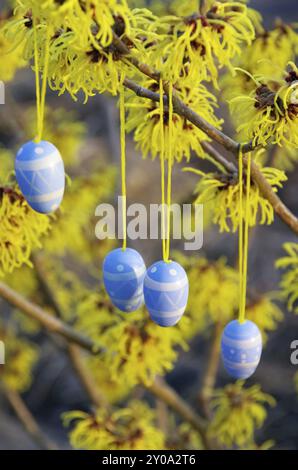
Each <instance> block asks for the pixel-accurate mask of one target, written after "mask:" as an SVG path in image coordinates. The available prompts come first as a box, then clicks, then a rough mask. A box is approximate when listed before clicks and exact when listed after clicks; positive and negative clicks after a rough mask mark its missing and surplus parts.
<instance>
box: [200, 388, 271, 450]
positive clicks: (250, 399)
mask: <svg viewBox="0 0 298 470" xmlns="http://www.w3.org/2000/svg"><path fill="white" fill-rule="evenodd" d="M265 405H270V406H274V405H275V400H274V398H273V397H272V396H271V395H268V394H266V393H264V392H262V390H261V387H260V385H254V386H253V387H250V388H245V387H244V382H243V381H237V382H236V383H235V384H229V385H227V386H226V387H225V388H223V389H219V390H216V391H215V392H214V396H213V399H212V402H211V406H212V408H213V409H214V417H213V420H212V422H211V424H210V428H209V432H210V434H211V435H212V436H214V437H216V438H217V439H218V441H219V442H221V443H222V444H224V445H226V446H228V447H230V446H232V445H237V446H239V447H243V446H245V445H247V444H250V443H252V442H253V441H254V432H255V429H256V428H260V427H261V426H262V425H263V423H264V421H265V419H266V417H267V411H266V408H265Z"/></svg>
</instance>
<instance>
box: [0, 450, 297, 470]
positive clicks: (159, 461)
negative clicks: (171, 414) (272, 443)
mask: <svg viewBox="0 0 298 470" xmlns="http://www.w3.org/2000/svg"><path fill="white" fill-rule="evenodd" d="M297 461H298V451H295V450H293V451H292V450H289V451H279V450H274V451H239V450H238V451H142V450H141V451H72V450H69V451H68V450H66V451H63V450H62V451H38V450H33V451H26V450H24V451H22V450H20V451H9V450H3V451H0V462H1V468H3V469H5V468H6V467H5V464H9V465H13V464H14V463H15V464H21V465H22V466H25V465H26V464H29V465H30V468H34V466H35V464H36V466H38V468H39V469H40V467H41V465H43V464H46V465H47V466H49V465H51V464H59V466H61V465H63V464H65V465H68V466H69V465H71V464H74V465H75V466H76V467H78V466H79V467H82V468H85V467H86V466H87V468H97V467H98V466H102V467H103V468H104V467H108V466H110V467H115V466H120V467H123V468H132V469H134V468H141V467H144V466H145V465H146V466H147V465H148V466H149V468H150V466H151V467H152V466H156V465H161V466H164V467H166V466H169V465H171V466H173V465H175V466H179V465H180V466H187V468H188V469H191V468H200V467H201V468H202V469H204V468H208V467H209V465H210V466H212V468H215V467H214V466H215V465H216V466H217V468H219V465H225V464H226V465H229V468H234V466H235V468H236V465H237V469H238V470H239V464H240V465H242V466H245V467H246V466H250V468H251V470H254V469H253V468H252V467H251V466H252V465H254V464H256V465H262V464H273V465H278V464H281V465H283V466H287V465H291V466H293V467H296V465H297ZM60 468H61V467H60Z"/></svg>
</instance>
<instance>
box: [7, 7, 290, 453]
mask: <svg viewBox="0 0 298 470" xmlns="http://www.w3.org/2000/svg"><path fill="white" fill-rule="evenodd" d="M134 3H136V2H134ZM3 4H4V2H3V1H0V6H1V8H2V7H3ZM251 6H253V7H255V8H257V9H258V10H259V11H260V12H261V13H262V15H263V17H264V18H265V24H266V26H267V27H269V28H270V27H271V26H272V24H273V22H274V20H275V18H276V17H280V18H282V19H283V20H284V21H285V22H286V21H292V22H293V21H298V15H297V1H296V0H283V1H282V2H281V1H279V0H257V1H252V2H251ZM3 60H5V59H4V58H1V61H3ZM0 79H1V77H0ZM34 100H35V89H34V80H33V73H32V71H31V70H29V68H24V69H21V70H19V71H18V72H17V74H16V76H15V78H14V80H13V81H11V82H9V83H7V84H6V104H5V105H1V106H0V145H1V147H2V149H9V150H12V151H15V149H16V148H17V147H18V145H19V143H20V142H22V139H23V136H24V128H27V129H28V128H30V126H32V125H33V123H32V121H33V119H34V115H33V112H32V111H30V109H31V108H32V107H34V103H35V101H34ZM47 105H48V107H49V108H50V109H51V110H52V111H49V120H50V122H51V123H53V127H54V128H55V126H56V127H57V126H58V132H61V134H62V136H63V135H64V133H66V131H67V126H68V125H69V124H68V123H69V122H70V121H71V122H77V123H83V124H82V129H78V128H76V129H75V130H74V133H75V134H76V135H79V137H78V144H76V145H75V146H74V147H73V148H74V151H75V153H76V159H77V161H76V163H75V164H73V162H72V163H71V164H70V166H69V174H70V175H71V177H73V178H74V177H75V176H76V174H82V173H83V174H86V177H87V176H88V172H89V171H93V169H94V167H96V168H97V169H99V170H98V171H101V170H100V169H101V168H102V171H103V174H104V175H106V176H105V177H106V178H109V179H110V184H111V191H110V194H108V192H107V194H105V195H104V196H103V198H102V197H101V198H100V200H99V201H98V202H102V201H109V200H113V197H114V198H115V197H116V196H117V194H118V191H119V177H118V176H119V175H117V173H116V171H114V170H112V171H111V173H108V174H106V173H104V172H105V171H106V168H107V166H112V167H113V168H114V169H115V170H117V168H118V167H119V137H118V136H119V122H118V109H117V102H116V100H115V99H113V98H111V97H109V96H105V95H101V96H94V97H93V98H90V99H89V101H88V103H87V104H83V100H82V97H80V99H79V100H78V101H77V102H74V101H73V100H72V99H71V98H70V97H69V96H68V95H67V94H65V95H62V96H60V97H58V96H57V94H55V93H54V92H51V91H49V92H48V95H47ZM59 110H60V111H59ZM63 110H64V111H63ZM65 111H66V112H67V113H70V114H69V115H66V117H65V122H63V120H62V119H61V115H58V114H57V115H56V118H55V112H56V113H59V112H61V113H63V112H65ZM53 113H54V114H53ZM220 113H221V114H222V115H223V116H224V117H226V116H227V109H226V106H225V104H223V105H222V106H221V108H220ZM55 119H56V121H55ZM79 126H80V124H79ZM225 130H226V132H227V133H230V132H232V129H231V126H230V125H229V122H228V120H227V124H226V125H225ZM56 131H57V129H56ZM62 138H63V137H62ZM127 147H128V152H127V175H128V180H127V186H128V203H131V202H139V203H143V204H145V205H148V204H149V203H154V202H155V203H158V202H159V194H160V192H159V164H158V162H157V161H151V160H150V159H146V160H144V159H142V157H141V155H140V154H139V153H138V152H137V151H136V150H135V147H134V143H133V140H132V137H131V136H129V137H128V141H127ZM71 157H72V156H70V161H71ZM200 165H202V166H201V168H203V169H208V168H209V167H208V163H202V162H200ZM181 166H183V165H179V164H177V165H176V166H175V169H174V175H173V199H174V200H175V201H176V202H180V203H182V202H186V201H191V200H193V197H194V196H193V191H194V188H195V185H196V182H197V178H196V177H195V176H194V175H191V174H185V173H182V172H181ZM2 168H3V167H2V164H1V161H0V172H2V171H3V169H2ZM4 168H6V167H5V166H4ZM288 178H289V179H288V182H287V183H286V184H285V186H284V189H282V190H281V191H280V196H281V198H282V199H283V200H284V202H285V203H286V204H287V205H288V207H289V208H290V209H291V210H292V211H293V212H294V213H295V214H298V199H297V178H298V169H297V168H296V169H294V170H293V171H291V172H290V173H289V174H288ZM99 189H100V188H99ZM96 205H97V201H96V200H94V203H92V204H91V208H90V213H92V212H93V209H92V206H93V208H95V207H96ZM94 227H95V225H94ZM0 230H1V227H0ZM91 230H92V225H91ZM91 236H92V237H93V233H91ZM286 241H296V237H295V236H294V234H293V233H291V231H290V230H289V229H288V227H287V226H285V225H284V224H283V223H282V222H281V221H280V220H279V219H278V218H276V219H275V222H274V224H272V225H271V226H270V227H263V226H258V227H257V228H256V229H255V231H254V234H253V239H252V240H251V245H250V254H249V272H250V282H251V286H252V288H254V289H256V290H259V291H261V292H262V291H267V292H268V291H274V290H276V289H277V287H278V283H279V279H280V277H279V276H280V272H279V271H278V270H276V269H275V267H274V263H275V260H276V259H277V258H279V257H280V256H282V255H283V250H282V244H283V243H284V242H286ZM130 246H133V247H134V248H136V249H137V250H139V251H140V252H141V253H142V254H143V256H144V259H145V262H146V264H147V265H149V264H150V263H152V262H153V261H154V260H156V259H157V258H159V257H160V243H159V242H158V241H150V240H148V241H147V240H146V241H140V240H136V241H134V242H133V243H130ZM173 248H175V249H182V246H181V245H180V244H179V243H178V242H173ZM100 250H101V251H102V248H100V249H98V251H100ZM201 253H202V254H204V256H207V257H208V258H209V259H217V258H219V257H220V256H222V255H224V256H226V257H227V259H228V261H229V263H230V264H231V265H233V264H234V263H235V259H236V257H237V240H236V237H235V236H234V235H231V234H226V233H223V234H219V233H218V228H217V227H214V228H210V229H208V233H207V234H206V236H205V238H204V246H203V248H202V250H201ZM94 256H95V261H96V259H97V258H96V257H97V256H98V254H97V247H96V241H95V246H94ZM98 263H100V256H98ZM95 264H96V263H95ZM97 269H98V270H101V265H100V264H98V266H97ZM19 282H22V280H20V281H19ZM281 308H282V309H283V311H284V314H285V317H284V320H283V322H282V323H281V324H280V326H279V328H278V329H277V330H276V331H274V332H272V333H271V334H270V336H269V340H268V344H267V346H266V349H265V351H264V354H263V357H262V361H261V365H260V366H259V368H258V369H257V371H256V374H255V376H254V379H253V380H254V381H257V382H258V383H260V384H261V386H262V389H264V390H265V391H266V392H267V393H269V394H271V395H273V396H274V397H275V398H276V400H277V406H276V407H274V408H273V409H272V410H270V413H269V417H268V419H267V420H266V421H265V425H264V426H263V428H262V430H261V431H260V435H257V439H258V438H259V439H260V441H262V442H263V441H265V440H270V439H274V440H275V442H276V444H275V448H278V449H297V448H298V401H297V400H298V398H297V393H296V392H295V389H294V387H293V376H294V374H295V372H297V366H296V367H295V366H293V365H291V364H290V343H291V342H292V341H293V340H294V339H298V328H297V317H296V318H295V316H294V315H293V314H290V313H288V312H287V310H286V308H285V306H284V305H282V304H281ZM8 309H9V307H8V305H7V304H6V303H5V302H1V303H0V312H1V316H3V318H5V317H6V316H7V312H8ZM37 341H38V343H39V345H40V347H41V356H40V359H39V361H38V363H37V365H36V367H35V368H34V379H33V382H34V386H33V387H31V388H30V389H29V390H28V391H26V392H25V393H24V394H23V397H24V401H25V403H26V405H27V406H28V408H29V409H30V410H31V412H32V414H33V415H34V416H35V418H36V419H37V421H38V422H39V424H40V426H41V428H42V430H43V431H44V433H45V435H47V436H48V437H50V438H52V439H53V440H54V441H55V443H56V444H57V445H58V446H59V448H61V449H66V448H69V442H68V439H67V431H66V430H65V429H64V428H63V427H62V426H61V417H60V416H61V412H62V411H65V410H67V409H70V410H71V409H85V408H86V407H87V403H88V398H87V397H86V395H85V392H84V390H83V389H82V387H81V385H80V383H79V382H78V379H77V377H76V374H75V373H74V371H73V369H72V368H71V366H70V364H69V360H68V357H67V355H66V354H65V353H64V352H63V350H61V349H57V348H56V347H55V345H54V344H53V342H52V341H51V340H49V339H48V337H47V335H46V334H44V333H43V332H42V331H41V332H40V333H39V335H38V338H37ZM208 341H209V339H208V337H206V338H204V336H199V337H195V338H194V339H193V340H192V343H191V347H190V349H189V351H187V352H182V353H181V354H180V355H179V359H178V361H177V364H176V366H175V368H174V370H173V371H172V372H170V373H169V374H168V375H167V377H166V378H167V381H168V382H169V384H170V385H172V386H173V387H174V388H175V390H176V391H178V392H179V394H181V396H183V397H184V398H185V399H186V400H187V401H188V402H190V403H192V404H193V405H194V406H195V407H196V406H197V405H196V403H197V402H196V400H197V391H198V389H199V387H200V381H201V378H202V374H203V371H204V365H205V363H206V358H207V355H208ZM0 367H3V366H0ZM227 382H228V379H227V376H226V374H225V373H224V371H223V369H222V367H221V368H220V372H219V375H218V381H217V386H222V385H223V384H225V383H227ZM36 448H38V446H37V444H36V443H35V442H34V441H33V440H32V438H31V437H30V436H28V434H27V433H26V432H25V431H24V429H23V427H22V425H20V423H19V421H18V419H17V418H16V417H15V414H14V413H13V411H12V409H11V406H10V404H9V403H8V401H7V399H6V398H5V396H4V395H3V394H1V395H0V449H36Z"/></svg>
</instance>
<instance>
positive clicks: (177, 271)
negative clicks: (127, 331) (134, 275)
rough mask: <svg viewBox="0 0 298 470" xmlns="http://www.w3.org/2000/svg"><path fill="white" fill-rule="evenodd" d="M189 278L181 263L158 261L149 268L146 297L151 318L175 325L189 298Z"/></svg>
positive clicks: (146, 279) (168, 324) (145, 284)
mask: <svg viewBox="0 0 298 470" xmlns="http://www.w3.org/2000/svg"><path fill="white" fill-rule="evenodd" d="M188 288H189V286H188V278H187V275H186V272H185V271H184V269H183V268H182V266H180V264H178V263H175V262H174V261H171V262H170V263H166V262H164V261H157V262H156V263H154V264H153V265H152V266H150V268H149V269H148V270H147V273H146V276H145V280H144V298H145V304H146V307H147V309H148V311H149V314H150V317H151V319H152V320H153V321H154V322H155V323H157V324H158V325H160V326H173V325H175V324H176V323H177V322H178V321H179V320H180V318H181V317H182V315H183V313H184V311H185V308H186V305H187V299H188Z"/></svg>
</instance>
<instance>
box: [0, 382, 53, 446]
mask: <svg viewBox="0 0 298 470" xmlns="http://www.w3.org/2000/svg"><path fill="white" fill-rule="evenodd" d="M1 390H2V391H3V393H4V395H5V397H6V399H7V401H8V402H9V404H10V406H11V407H12V409H13V410H14V412H15V414H16V416H17V417H18V418H19V420H20V421H21V423H22V424H23V426H24V428H25V429H26V431H27V432H28V434H29V435H30V436H31V437H32V438H33V439H34V441H35V442H36V443H37V444H38V446H39V447H40V448H41V449H43V450H58V447H57V446H56V444H54V443H53V442H52V441H51V440H50V439H49V438H48V437H47V436H45V435H44V433H43V432H42V430H41V429H40V427H39V425H38V424H37V422H36V420H35V418H34V416H33V415H32V413H31V411H30V410H29V409H28V408H27V406H26V404H25V402H24V400H23V399H22V397H21V396H20V394H19V393H18V392H16V391H15V390H12V389H9V388H7V387H4V385H2V386H1Z"/></svg>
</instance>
